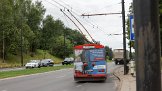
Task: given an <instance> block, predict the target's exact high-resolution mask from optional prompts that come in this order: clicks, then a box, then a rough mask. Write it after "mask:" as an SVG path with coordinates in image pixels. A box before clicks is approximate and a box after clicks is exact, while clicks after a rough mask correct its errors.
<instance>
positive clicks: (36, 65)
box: [25, 60, 40, 68]
mask: <svg viewBox="0 0 162 91" xmlns="http://www.w3.org/2000/svg"><path fill="white" fill-rule="evenodd" d="M25 67H26V68H40V60H31V61H30V62H29V63H26V65H25Z"/></svg>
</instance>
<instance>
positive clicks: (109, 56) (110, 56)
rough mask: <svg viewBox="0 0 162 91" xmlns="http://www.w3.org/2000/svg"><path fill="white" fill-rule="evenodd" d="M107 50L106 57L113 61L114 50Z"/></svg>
mask: <svg viewBox="0 0 162 91" xmlns="http://www.w3.org/2000/svg"><path fill="white" fill-rule="evenodd" d="M105 50H106V57H107V56H108V58H109V60H112V58H113V52H112V49H111V48H109V47H108V46H105Z"/></svg>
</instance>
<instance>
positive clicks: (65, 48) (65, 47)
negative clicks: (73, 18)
mask: <svg viewBox="0 0 162 91" xmlns="http://www.w3.org/2000/svg"><path fill="white" fill-rule="evenodd" d="M65 43H66V40H65V29H64V58H65V57H66V56H65V54H66V44H65Z"/></svg>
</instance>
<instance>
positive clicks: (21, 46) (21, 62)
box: [20, 29, 23, 66]
mask: <svg viewBox="0 0 162 91" xmlns="http://www.w3.org/2000/svg"><path fill="white" fill-rule="evenodd" d="M20 31H21V66H23V39H22V29H21V30H20Z"/></svg>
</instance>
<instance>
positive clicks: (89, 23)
mask: <svg viewBox="0 0 162 91" xmlns="http://www.w3.org/2000/svg"><path fill="white" fill-rule="evenodd" d="M45 1H47V0H45ZM52 1H53V2H55V3H56V4H58V5H59V6H61V7H63V8H64V9H68V10H69V8H67V7H66V6H68V7H70V8H71V12H73V13H74V14H75V15H77V16H79V17H80V18H81V16H80V15H81V14H80V15H79V14H77V13H76V11H77V10H75V11H74V9H72V7H71V6H70V5H68V4H66V3H64V2H63V1H61V2H62V3H64V4H65V5H66V6H64V5H62V4H60V3H59V2H57V1H56V0H52ZM47 2H48V3H50V4H51V5H54V6H56V5H55V4H53V3H51V2H49V1H47ZM56 7H57V8H59V9H60V7H58V6H56ZM82 18H83V17H82ZM84 20H85V21H86V23H87V24H88V25H90V26H91V27H93V28H95V26H96V28H97V29H99V30H100V31H103V29H101V28H100V27H99V25H97V24H95V25H94V24H92V23H91V22H89V21H87V20H86V19H84ZM85 21H82V22H85ZM91 21H92V20H91ZM103 32H104V33H105V31H103Z"/></svg>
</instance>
